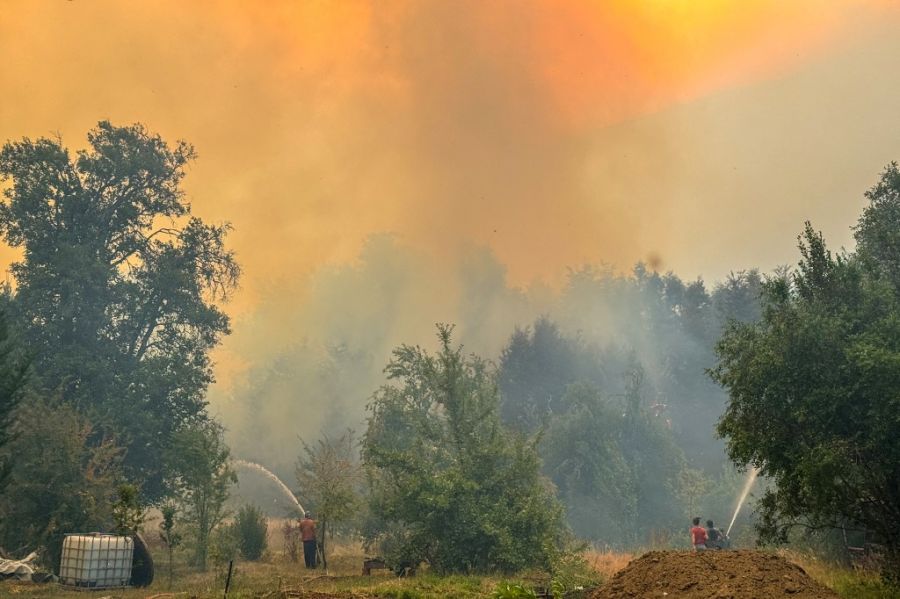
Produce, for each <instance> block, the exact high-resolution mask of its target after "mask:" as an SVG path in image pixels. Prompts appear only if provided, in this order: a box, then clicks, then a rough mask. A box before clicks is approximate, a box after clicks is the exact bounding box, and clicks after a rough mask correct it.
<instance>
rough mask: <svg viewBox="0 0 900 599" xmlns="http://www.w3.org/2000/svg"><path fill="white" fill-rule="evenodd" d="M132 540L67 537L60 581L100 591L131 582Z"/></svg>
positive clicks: (92, 536) (88, 536) (78, 535)
mask: <svg viewBox="0 0 900 599" xmlns="http://www.w3.org/2000/svg"><path fill="white" fill-rule="evenodd" d="M133 555H134V541H132V539H131V537H121V536H117V535H108V534H101V533H97V532H94V533H89V534H68V535H66V537H65V539H64V540H63V550H62V558H61V560H60V564H59V581H60V583H62V584H64V585H67V586H74V587H83V588H92V589H103V588H113V587H126V586H128V584H129V582H130V581H131V562H132V558H133Z"/></svg>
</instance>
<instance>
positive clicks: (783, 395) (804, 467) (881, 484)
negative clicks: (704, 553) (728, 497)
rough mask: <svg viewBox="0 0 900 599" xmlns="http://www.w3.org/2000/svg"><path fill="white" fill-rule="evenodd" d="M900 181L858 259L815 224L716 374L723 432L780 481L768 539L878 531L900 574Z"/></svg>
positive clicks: (872, 210) (747, 460)
mask: <svg viewBox="0 0 900 599" xmlns="http://www.w3.org/2000/svg"><path fill="white" fill-rule="evenodd" d="M898 190H900V177H898V176H897V167H896V165H891V166H890V167H888V169H887V170H886V172H885V173H884V175H883V177H882V180H881V181H880V182H879V184H878V185H876V186H875V187H874V188H873V189H872V190H871V191H870V192H869V194H868V197H869V199H870V201H871V203H870V205H869V207H868V208H866V210H865V212H864V213H863V215H862V217H861V218H860V223H859V226H858V227H857V229H856V235H857V241H858V243H859V246H858V247H859V253H858V254H856V255H854V254H849V255H848V254H842V255H839V256H837V257H835V256H833V255H832V253H831V252H830V251H829V250H828V249H827V247H826V245H825V241H824V239H823V237H822V235H821V234H820V233H817V232H816V231H815V230H814V229H813V228H812V226H811V225H810V224H809V223H807V225H806V229H805V231H804V233H803V235H802V236H801V238H800V252H801V255H802V260H801V261H800V264H799V268H798V269H797V271H796V272H795V273H793V275H792V276H791V277H786V276H782V277H775V278H772V279H770V280H769V281H767V282H766V284H765V285H764V287H763V296H764V300H765V302H764V305H765V307H764V310H763V317H762V320H761V321H760V322H759V323H758V324H755V325H754V324H737V323H735V324H732V326H731V327H730V328H729V329H728V330H727V331H726V333H725V335H724V336H723V338H722V340H721V341H720V342H719V344H718V346H717V353H718V356H719V363H718V365H717V366H716V368H715V369H714V370H713V371H712V376H713V378H714V379H715V380H717V381H718V382H719V383H721V384H722V385H723V386H724V387H725V388H726V389H727V390H728V393H729V396H730V401H729V403H728V407H727V409H726V411H725V414H724V416H723V417H722V420H721V422H720V424H719V433H720V434H721V435H722V436H724V437H725V438H726V439H727V447H728V453H729V455H730V456H731V458H732V459H733V460H734V461H735V462H736V463H737V464H739V465H748V464H752V465H754V466H757V467H759V468H760V469H761V473H762V475H764V476H766V477H768V478H769V479H770V480H771V481H772V482H773V483H774V485H772V486H771V487H770V488H769V489H768V490H767V491H766V492H765V494H764V495H763V497H762V498H761V500H760V501H759V503H758V506H759V509H760V517H761V520H760V528H761V532H762V533H763V534H764V535H765V537H766V538H770V539H780V540H783V539H785V538H787V534H788V532H789V531H790V530H791V529H792V528H794V527H797V526H805V527H811V528H817V529H826V528H844V529H850V530H853V529H861V530H865V531H868V533H869V535H870V537H874V538H875V539H876V540H877V541H878V542H880V543H882V544H883V545H884V546H885V548H886V550H887V553H888V561H889V565H888V567H887V569H886V572H893V573H896V572H900V493H898V484H900V445H898V444H897V442H896V440H897V438H898V436H900V369H898V368H897V365H898V364H900V292H898V287H897V282H898V281H897V280H896V279H895V278H894V274H893V273H895V272H900V270H895V269H897V263H896V262H894V260H897V259H900V256H897V255H895V254H894V253H893V250H892V249H891V248H892V247H895V244H896V241H897V239H898V236H900V227H898V225H900V219H898V215H900V193H898Z"/></svg>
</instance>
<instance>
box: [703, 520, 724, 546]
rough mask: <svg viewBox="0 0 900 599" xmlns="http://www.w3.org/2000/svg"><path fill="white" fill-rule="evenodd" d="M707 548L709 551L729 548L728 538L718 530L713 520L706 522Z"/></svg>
mask: <svg viewBox="0 0 900 599" xmlns="http://www.w3.org/2000/svg"><path fill="white" fill-rule="evenodd" d="M706 546H707V547H708V548H709V549H725V548H727V547H728V537H726V536H725V533H724V532H722V531H721V530H719V529H718V528H716V525H715V523H713V521H712V520H707V521H706Z"/></svg>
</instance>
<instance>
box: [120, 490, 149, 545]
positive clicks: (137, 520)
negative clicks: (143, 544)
mask: <svg viewBox="0 0 900 599" xmlns="http://www.w3.org/2000/svg"><path fill="white" fill-rule="evenodd" d="M116 494H117V497H116V501H115V502H114V503H113V506H112V518H113V523H114V526H115V528H114V530H115V532H116V534H117V535H127V536H132V535H136V534H138V533H139V532H140V531H141V528H142V527H143V526H144V519H145V518H146V512H145V510H144V508H143V506H141V503H140V497H139V494H138V488H137V487H136V486H134V485H132V484H130V483H122V484H120V485H119V487H118V489H117V490H116Z"/></svg>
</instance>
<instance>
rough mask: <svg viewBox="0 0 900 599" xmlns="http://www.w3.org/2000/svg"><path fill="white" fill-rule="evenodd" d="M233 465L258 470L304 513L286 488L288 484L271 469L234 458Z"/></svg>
mask: <svg viewBox="0 0 900 599" xmlns="http://www.w3.org/2000/svg"><path fill="white" fill-rule="evenodd" d="M234 465H235V466H242V467H244V468H247V469H249V470H256V471H257V472H259V473H260V474H262V475H263V476H265V477H266V478H268V479H269V480H271V481H272V482H273V483H275V484H276V485H278V488H279V489H281V491H282V492H283V493H284V494H285V496H287V497H289V498H290V499H291V503H293V504H294V505H296V506H297V509H299V510H300V513H301V514H305V513H306V510H304V509H303V506H302V505H300V502H299V501H297V498H296V497H295V496H294V494H293V493H291V490H290V489H289V488H288V486H287V485H286V484H284V481H282V480H281V479H280V478H278V476H276V475H275V473H274V472H272V471H271V470H269V469H268V468H266V467H265V466H263V465H262V464H257V463H256V462H248V461H247V460H234Z"/></svg>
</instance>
